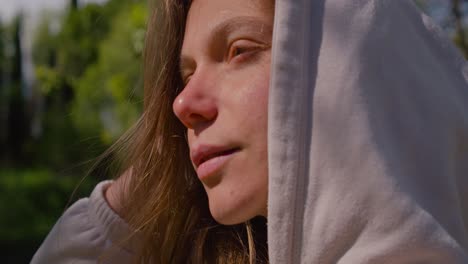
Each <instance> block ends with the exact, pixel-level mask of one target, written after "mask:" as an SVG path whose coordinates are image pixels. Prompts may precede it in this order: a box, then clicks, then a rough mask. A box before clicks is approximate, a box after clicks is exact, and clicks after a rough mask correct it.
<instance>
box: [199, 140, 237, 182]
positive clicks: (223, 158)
mask: <svg viewBox="0 0 468 264" xmlns="http://www.w3.org/2000/svg"><path fill="white" fill-rule="evenodd" d="M237 151H239V149H236V148H234V149H229V150H227V151H223V152H218V153H214V154H212V155H209V156H207V157H206V158H203V159H202V161H201V163H200V164H199V165H198V167H197V175H198V178H199V179H200V180H201V181H203V180H204V179H206V178H209V177H210V176H211V175H213V174H215V173H216V172H218V171H219V170H220V169H221V168H222V167H223V165H224V164H225V163H226V162H227V161H228V160H229V159H230V158H231V157H232V156H233V155H234V154H235V153H236V152H237Z"/></svg>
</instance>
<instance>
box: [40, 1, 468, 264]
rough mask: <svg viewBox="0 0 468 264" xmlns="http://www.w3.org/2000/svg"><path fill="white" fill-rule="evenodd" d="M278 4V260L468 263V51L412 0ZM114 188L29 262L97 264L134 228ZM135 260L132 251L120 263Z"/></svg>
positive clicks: (274, 197) (273, 190) (272, 213)
mask: <svg viewBox="0 0 468 264" xmlns="http://www.w3.org/2000/svg"><path fill="white" fill-rule="evenodd" d="M275 10H276V11H275V12H276V14H275V26H274V39H273V54H272V59H273V61H272V79H271V87H270V98H269V100H270V101H269V103H270V104H269V133H268V141H269V146H268V147H269V149H268V151H269V170H270V171H269V179H270V180H269V205H268V209H269V212H268V239H269V254H270V262H271V263H272V264H285V263H292V264H296V263H304V264H305V263H307V264H309V263H324V264H329V263H330V264H331V263H345V264H363V263H364V264H368V263H379V264H380V263H398V264H405V263H412V264H413V263H424V264H428V263H429V264H431V263H468V257H467V249H468V239H467V228H468V221H467V219H468V85H467V82H466V79H465V76H466V75H465V70H464V69H465V61H464V59H463V58H462V57H461V56H460V54H459V53H458V52H457V51H456V49H455V48H454V47H453V46H452V44H451V43H450V41H448V40H447V39H446V38H445V37H444V36H443V34H442V33H440V32H439V29H438V28H437V27H436V26H435V25H434V24H433V23H432V22H431V21H430V19H428V18H427V17H426V16H424V15H422V14H421V13H420V12H419V11H418V10H417V8H416V7H415V6H414V5H413V4H412V1H411V0H313V1H311V0H294V1H293V0H277V1H276V9H275ZM104 184H106V183H104ZM103 186H104V185H98V187H96V190H95V191H94V192H93V194H92V195H91V197H90V198H89V199H83V200H80V201H78V202H77V203H76V204H75V205H73V206H72V207H71V208H70V209H69V210H68V211H67V212H66V213H65V214H64V215H63V216H62V218H61V219H60V220H59V221H58V223H57V224H56V225H55V227H54V228H53V230H52V231H51V233H50V234H49V236H48V237H47V239H46V240H45V242H44V244H43V245H42V246H41V248H40V249H39V251H38V252H37V253H36V255H35V257H34V259H33V260H32V263H34V264H37V263H80V264H87V263H96V259H97V256H98V255H99V254H100V253H101V252H103V250H105V249H106V248H108V247H109V246H110V245H115V244H113V241H119V240H118V239H116V238H121V237H122V236H123V235H125V234H126V233H128V229H127V228H128V227H127V226H126V224H125V223H124V222H123V221H122V220H121V219H120V218H118V216H117V215H116V214H115V213H113V212H112V210H111V209H110V208H109V207H108V206H107V204H106V203H105V201H104V199H103V197H102V187H103ZM130 256H131V253H129V252H128V251H127V250H125V249H123V248H122V249H121V250H120V251H119V252H116V255H115V256H113V258H112V259H111V260H110V261H109V263H122V264H124V263H129V260H130Z"/></svg>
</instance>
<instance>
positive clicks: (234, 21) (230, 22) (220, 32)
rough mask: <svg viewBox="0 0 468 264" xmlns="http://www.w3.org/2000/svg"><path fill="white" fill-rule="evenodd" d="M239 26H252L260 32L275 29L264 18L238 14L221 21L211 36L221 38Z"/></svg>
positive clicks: (269, 32) (268, 31) (251, 27)
mask: <svg viewBox="0 0 468 264" xmlns="http://www.w3.org/2000/svg"><path fill="white" fill-rule="evenodd" d="M239 28H250V29H253V32H254V33H256V32H255V31H256V30H258V33H259V34H264V33H268V34H271V32H272V31H273V29H272V28H271V26H269V25H268V24H267V23H265V22H263V21H262V20H260V19H258V18H257V17H253V16H236V17H231V18H229V19H227V20H224V21H222V22H220V23H219V24H217V25H215V26H214V27H213V29H212V30H211V33H210V35H211V36H210V37H211V38H212V39H213V38H219V37H224V36H226V35H228V34H229V33H232V32H233V31H235V30H238V29H239Z"/></svg>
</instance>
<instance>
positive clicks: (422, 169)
mask: <svg viewBox="0 0 468 264" xmlns="http://www.w3.org/2000/svg"><path fill="white" fill-rule="evenodd" d="M272 58H273V62H272V80H271V81H272V82H271V88H270V89H271V90H270V98H269V99H270V101H269V102H270V104H269V135H268V136H269V138H268V140H269V145H268V147H269V170H270V171H269V207H268V209H269V211H268V240H269V254H270V260H271V263H274V264H280V263H295V264H296V263H350V264H357V263H359V264H364V263H365V264H370V263H398V264H404V263H425V264H430V263H468V258H467V251H466V250H467V246H468V244H467V243H468V240H467V227H468V225H467V224H468V221H467V220H468V86H467V82H466V79H465V77H466V71H465V65H466V64H465V60H464V59H463V58H462V57H461V56H460V54H459V53H458V52H457V51H456V50H455V48H454V47H453V46H452V44H451V43H450V42H449V40H447V39H446V38H445V37H444V36H443V33H441V32H440V30H439V29H438V28H437V27H436V26H435V25H434V24H433V22H432V21H431V20H430V19H429V18H428V17H426V16H425V15H422V14H421V13H420V12H419V10H418V9H417V7H416V6H415V5H414V4H413V1H411V0H313V1H310V0H296V1H291V0H277V1H276V14H275V25H274V45H273V54H272Z"/></svg>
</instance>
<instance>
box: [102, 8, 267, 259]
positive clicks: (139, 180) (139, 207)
mask: <svg viewBox="0 0 468 264" xmlns="http://www.w3.org/2000/svg"><path fill="white" fill-rule="evenodd" d="M153 5H154V6H151V7H150V8H151V10H153V11H152V14H151V18H150V21H149V23H148V30H147V35H146V47H145V54H144V57H145V62H144V63H145V70H144V79H145V83H144V111H143V114H142V116H141V118H140V119H139V121H138V122H137V124H136V125H135V126H134V127H133V128H132V129H131V131H129V132H128V133H127V134H126V135H125V136H124V137H123V138H122V139H120V140H119V142H117V143H116V144H115V145H114V146H113V147H112V148H111V149H110V150H109V151H108V154H109V155H111V156H112V157H113V158H116V157H117V156H119V157H122V158H121V159H119V163H120V165H121V170H120V172H122V171H129V170H131V173H132V176H131V178H130V181H129V182H128V186H127V188H128V190H129V192H128V194H127V197H124V198H123V201H122V204H123V206H124V210H123V217H124V219H125V220H126V221H127V222H128V223H129V225H130V226H131V228H132V229H133V230H135V233H134V236H138V241H139V243H138V245H139V246H138V247H137V252H134V254H135V255H136V256H137V259H135V261H136V263H163V264H167V263H267V262H268V253H267V252H268V250H267V243H266V222H265V219H262V218H255V219H252V220H251V221H249V222H247V223H243V224H239V225H234V226H223V225H220V224H218V223H216V222H215V221H214V219H213V218H212V216H211V215H210V212H209V209H208V200H207V196H206V193H205V191H204V189H203V186H202V184H201V183H200V181H199V180H198V179H197V177H196V174H195V171H194V169H193V167H192V164H191V162H190V159H189V148H188V144H187V140H186V128H185V127H184V126H183V125H182V124H181V123H180V122H179V120H178V119H177V118H176V116H175V115H174V113H173V111H172V103H173V101H174V99H175V98H176V96H177V94H178V92H180V90H181V87H182V83H181V78H180V74H179V70H178V62H179V57H180V50H181V46H182V41H183V35H184V30H185V20H186V16H187V13H188V9H189V7H190V1H189V0H185V1H184V0H160V1H155V3H153ZM104 160H105V159H104ZM129 241H130V240H129Z"/></svg>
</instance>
